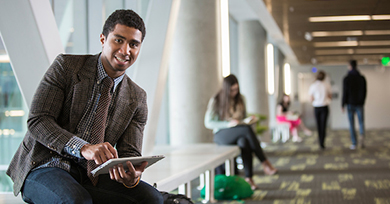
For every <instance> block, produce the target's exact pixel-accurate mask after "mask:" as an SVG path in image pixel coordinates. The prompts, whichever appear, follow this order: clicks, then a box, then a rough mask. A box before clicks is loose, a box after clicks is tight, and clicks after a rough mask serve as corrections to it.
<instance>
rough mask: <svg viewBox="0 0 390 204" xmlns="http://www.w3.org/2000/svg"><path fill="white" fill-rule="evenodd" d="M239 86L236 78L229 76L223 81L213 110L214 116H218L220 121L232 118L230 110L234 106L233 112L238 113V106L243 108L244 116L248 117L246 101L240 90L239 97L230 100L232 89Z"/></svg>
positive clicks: (215, 98)
mask: <svg viewBox="0 0 390 204" xmlns="http://www.w3.org/2000/svg"><path fill="white" fill-rule="evenodd" d="M234 84H237V85H238V80H237V78H236V76H234V75H232V74H231V75H229V76H227V77H225V78H224V79H223V84H222V88H221V90H220V91H219V92H218V93H217V95H215V97H214V105H213V110H214V114H215V115H217V116H218V118H219V119H220V120H227V119H229V118H230V117H231V115H230V112H229V109H230V108H231V107H230V105H231V104H232V106H233V107H232V108H233V111H236V108H237V106H242V107H243V110H244V116H245V115H246V109H245V104H244V101H243V99H242V97H241V94H240V89H238V92H237V95H236V96H235V97H234V98H230V88H231V87H232V86H233V85H234Z"/></svg>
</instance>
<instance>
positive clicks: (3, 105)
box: [0, 37, 28, 192]
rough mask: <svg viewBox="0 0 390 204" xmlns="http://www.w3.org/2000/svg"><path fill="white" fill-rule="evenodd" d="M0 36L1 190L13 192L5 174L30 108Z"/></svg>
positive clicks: (20, 138) (21, 134) (25, 128)
mask: <svg viewBox="0 0 390 204" xmlns="http://www.w3.org/2000/svg"><path fill="white" fill-rule="evenodd" d="M2 42H3V41H2V40H1V37H0V192H12V185H13V183H12V181H11V179H10V178H9V177H8V176H7V175H6V174H5V172H6V170H7V168H8V164H9V162H10V161H11V159H12V157H13V155H14V154H15V151H16V149H17V148H18V147H19V144H20V143H21V141H22V139H23V137H24V134H25V132H26V130H27V124H26V121H27V115H28V109H27V106H26V104H25V101H24V99H23V97H22V94H21V92H20V90H19V86H18V83H17V81H16V78H15V75H14V72H13V70H12V66H11V64H10V62H9V57H8V55H7V53H6V51H5V49H4V46H3V44H2Z"/></svg>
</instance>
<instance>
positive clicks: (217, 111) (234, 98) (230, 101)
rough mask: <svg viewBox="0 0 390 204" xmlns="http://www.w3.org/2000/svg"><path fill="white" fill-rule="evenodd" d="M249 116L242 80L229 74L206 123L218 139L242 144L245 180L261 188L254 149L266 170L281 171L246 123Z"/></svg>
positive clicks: (210, 103)
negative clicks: (254, 179) (255, 172)
mask: <svg viewBox="0 0 390 204" xmlns="http://www.w3.org/2000/svg"><path fill="white" fill-rule="evenodd" d="M244 118H246V108H245V99H244V97H243V96H242V95H241V94H240V89H239V85H238V80H237V78H236V77H235V76H234V75H229V76H227V77H226V78H224V80H223V85H222V89H221V90H220V91H219V92H218V93H217V94H216V95H215V96H214V97H212V98H211V99H210V101H209V104H208V107H207V111H206V115H205V121H204V123H205V126H206V128H208V129H212V130H213V133H214V142H215V143H217V144H220V145H233V144H235V145H238V146H239V147H240V149H241V157H242V160H243V163H244V170H245V177H246V178H245V180H246V181H247V182H248V183H249V184H250V185H251V188H252V189H253V190H255V189H257V186H256V184H255V183H254V181H253V179H252V176H253V163H252V162H253V159H252V153H255V155H256V157H257V158H258V159H259V160H260V162H261V164H262V166H263V170H264V173H265V174H267V175H273V174H275V173H276V172H277V169H275V168H274V167H273V166H272V164H271V163H270V162H269V161H268V160H267V158H266V156H265V155H264V152H263V150H262V148H261V146H260V142H259V140H258V139H257V137H256V134H255V133H254V132H253V129H252V127H251V126H250V125H248V124H245V123H243V120H244Z"/></svg>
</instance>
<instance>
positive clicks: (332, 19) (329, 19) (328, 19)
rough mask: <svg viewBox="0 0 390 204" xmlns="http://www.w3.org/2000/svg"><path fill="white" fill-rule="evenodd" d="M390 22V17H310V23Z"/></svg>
mask: <svg viewBox="0 0 390 204" xmlns="http://www.w3.org/2000/svg"><path fill="white" fill-rule="evenodd" d="M370 20H390V15H387V14H385V15H372V16H370V15H351V16H315V17H309V21H310V22H337V21H370Z"/></svg>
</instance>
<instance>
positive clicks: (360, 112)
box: [347, 104, 365, 146]
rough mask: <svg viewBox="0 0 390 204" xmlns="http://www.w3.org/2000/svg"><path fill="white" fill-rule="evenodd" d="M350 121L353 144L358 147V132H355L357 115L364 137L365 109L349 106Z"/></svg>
mask: <svg viewBox="0 0 390 204" xmlns="http://www.w3.org/2000/svg"><path fill="white" fill-rule="evenodd" d="M347 111H348V120H349V132H350V134H351V141H352V144H353V145H355V146H356V144H357V141H356V130H355V113H356V114H357V117H358V121H359V129H360V135H361V136H362V137H364V134H365V129H364V107H363V106H361V105H350V104H347Z"/></svg>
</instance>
